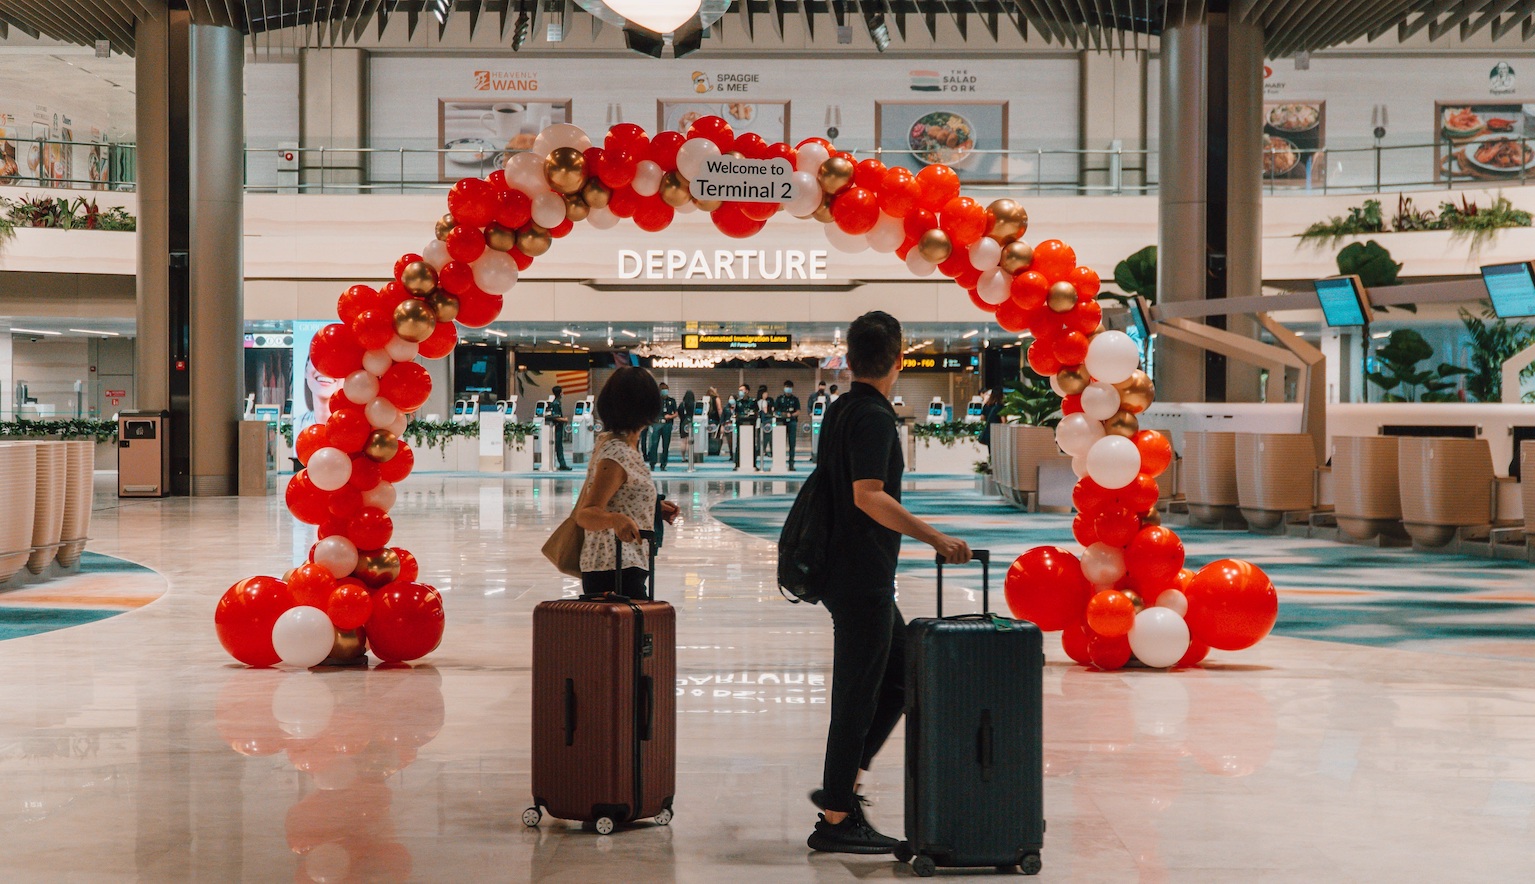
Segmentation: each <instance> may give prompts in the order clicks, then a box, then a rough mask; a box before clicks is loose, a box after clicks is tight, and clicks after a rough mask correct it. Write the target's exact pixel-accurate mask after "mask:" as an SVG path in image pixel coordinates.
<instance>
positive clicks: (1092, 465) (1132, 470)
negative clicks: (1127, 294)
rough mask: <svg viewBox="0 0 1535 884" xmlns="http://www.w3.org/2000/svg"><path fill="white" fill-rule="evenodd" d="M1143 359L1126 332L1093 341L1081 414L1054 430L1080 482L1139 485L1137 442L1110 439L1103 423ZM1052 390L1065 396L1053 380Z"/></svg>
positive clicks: (1120, 404)
mask: <svg viewBox="0 0 1535 884" xmlns="http://www.w3.org/2000/svg"><path fill="white" fill-rule="evenodd" d="M983 284H984V280H983ZM982 297H985V294H984V293H982ZM1140 360H1141V355H1140V349H1139V348H1138V347H1136V345H1135V341H1134V340H1132V339H1131V338H1130V336H1129V335H1127V334H1125V333H1124V332H1118V331H1106V332H1100V333H1098V334H1096V335H1094V336H1093V338H1092V340H1091V341H1089V342H1088V345H1087V358H1086V360H1084V362H1083V367H1084V368H1085V369H1086V370H1087V373H1088V374H1089V375H1090V376H1091V377H1092V379H1093V380H1092V382H1091V383H1089V384H1088V385H1087V387H1086V388H1085V389H1083V390H1082V392H1081V402H1082V410H1081V411H1080V412H1077V413H1075V414H1068V415H1066V416H1065V417H1063V418H1062V419H1061V422H1060V423H1059V424H1058V425H1057V426H1056V428H1055V443H1056V444H1057V445H1058V446H1060V449H1061V450H1062V451H1064V452H1066V453H1067V454H1069V455H1071V458H1072V461H1071V464H1072V469H1074V470H1075V471H1076V474H1077V476H1078V478H1080V477H1083V476H1087V477H1090V478H1091V479H1092V480H1093V481H1094V482H1097V483H1098V484H1099V485H1101V486H1103V487H1104V488H1108V489H1115V488H1123V487H1125V486H1126V485H1128V484H1130V483H1131V482H1133V481H1135V476H1136V474H1137V473H1139V472H1140V469H1141V455H1140V451H1139V450H1138V449H1137V448H1136V447H1135V443H1133V442H1131V441H1130V440H1129V439H1126V438H1125V437H1123V436H1116V435H1110V434H1109V433H1108V431H1107V429H1106V428H1105V426H1104V424H1103V422H1104V421H1106V420H1108V419H1110V418H1112V417H1113V416H1114V415H1116V414H1118V413H1119V411H1120V409H1121V408H1122V407H1123V402H1122V401H1121V396H1120V392H1119V390H1118V389H1116V388H1115V387H1114V385H1115V384H1118V383H1122V382H1124V381H1126V380H1128V379H1129V378H1130V376H1131V375H1132V374H1134V373H1135V370H1136V368H1137V367H1138V366H1139V365H1140ZM1051 388H1052V389H1055V390H1056V392H1057V393H1062V392H1063V391H1062V390H1061V389H1060V386H1059V383H1058V382H1057V381H1056V379H1055V378H1054V377H1052V378H1051Z"/></svg>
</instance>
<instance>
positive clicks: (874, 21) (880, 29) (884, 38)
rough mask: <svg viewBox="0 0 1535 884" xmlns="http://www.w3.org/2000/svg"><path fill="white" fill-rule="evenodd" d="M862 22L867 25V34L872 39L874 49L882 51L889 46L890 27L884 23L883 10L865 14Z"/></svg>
mask: <svg viewBox="0 0 1535 884" xmlns="http://www.w3.org/2000/svg"><path fill="white" fill-rule="evenodd" d="M864 24H865V25H868V27H869V36H870V37H872V38H873V39H874V48H875V49H876V50H878V51H880V52H884V51H885V50H886V49H889V48H890V27H889V26H888V25H886V24H885V14H884V13H883V12H876V13H874V14H873V15H865V16H864Z"/></svg>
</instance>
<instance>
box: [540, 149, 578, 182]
mask: <svg viewBox="0 0 1535 884" xmlns="http://www.w3.org/2000/svg"><path fill="white" fill-rule="evenodd" d="M544 180H546V181H548V182H549V187H550V188H551V189H552V190H554V192H555V193H579V192H580V190H581V188H582V187H584V186H585V185H586V156H585V154H583V153H581V151H579V150H576V149H575V148H573V147H556V148H555V149H554V150H551V151H549V159H547V160H544Z"/></svg>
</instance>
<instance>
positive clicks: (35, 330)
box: [11, 328, 64, 337]
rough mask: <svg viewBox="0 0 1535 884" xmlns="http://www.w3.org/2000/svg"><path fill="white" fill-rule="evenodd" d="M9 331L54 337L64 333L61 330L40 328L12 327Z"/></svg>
mask: <svg viewBox="0 0 1535 884" xmlns="http://www.w3.org/2000/svg"><path fill="white" fill-rule="evenodd" d="M11 332H12V333H13V334H18V335H52V336H54V337H60V336H62V335H63V334H64V333H63V332H56V331H43V330H42V329H40V328H13V329H11Z"/></svg>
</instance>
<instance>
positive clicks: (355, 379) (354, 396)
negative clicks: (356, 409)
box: [341, 368, 378, 402]
mask: <svg viewBox="0 0 1535 884" xmlns="http://www.w3.org/2000/svg"><path fill="white" fill-rule="evenodd" d="M341 389H342V390H344V391H346V398H348V399H350V400H352V401H353V402H371V401H372V400H373V397H375V396H377V395H378V378H376V377H374V376H373V375H372V374H371V373H369V372H368V371H367V369H362V368H359V369H358V370H356V371H354V372H352V373H351V374H349V375H347V376H346V380H345V381H342V382H341Z"/></svg>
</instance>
